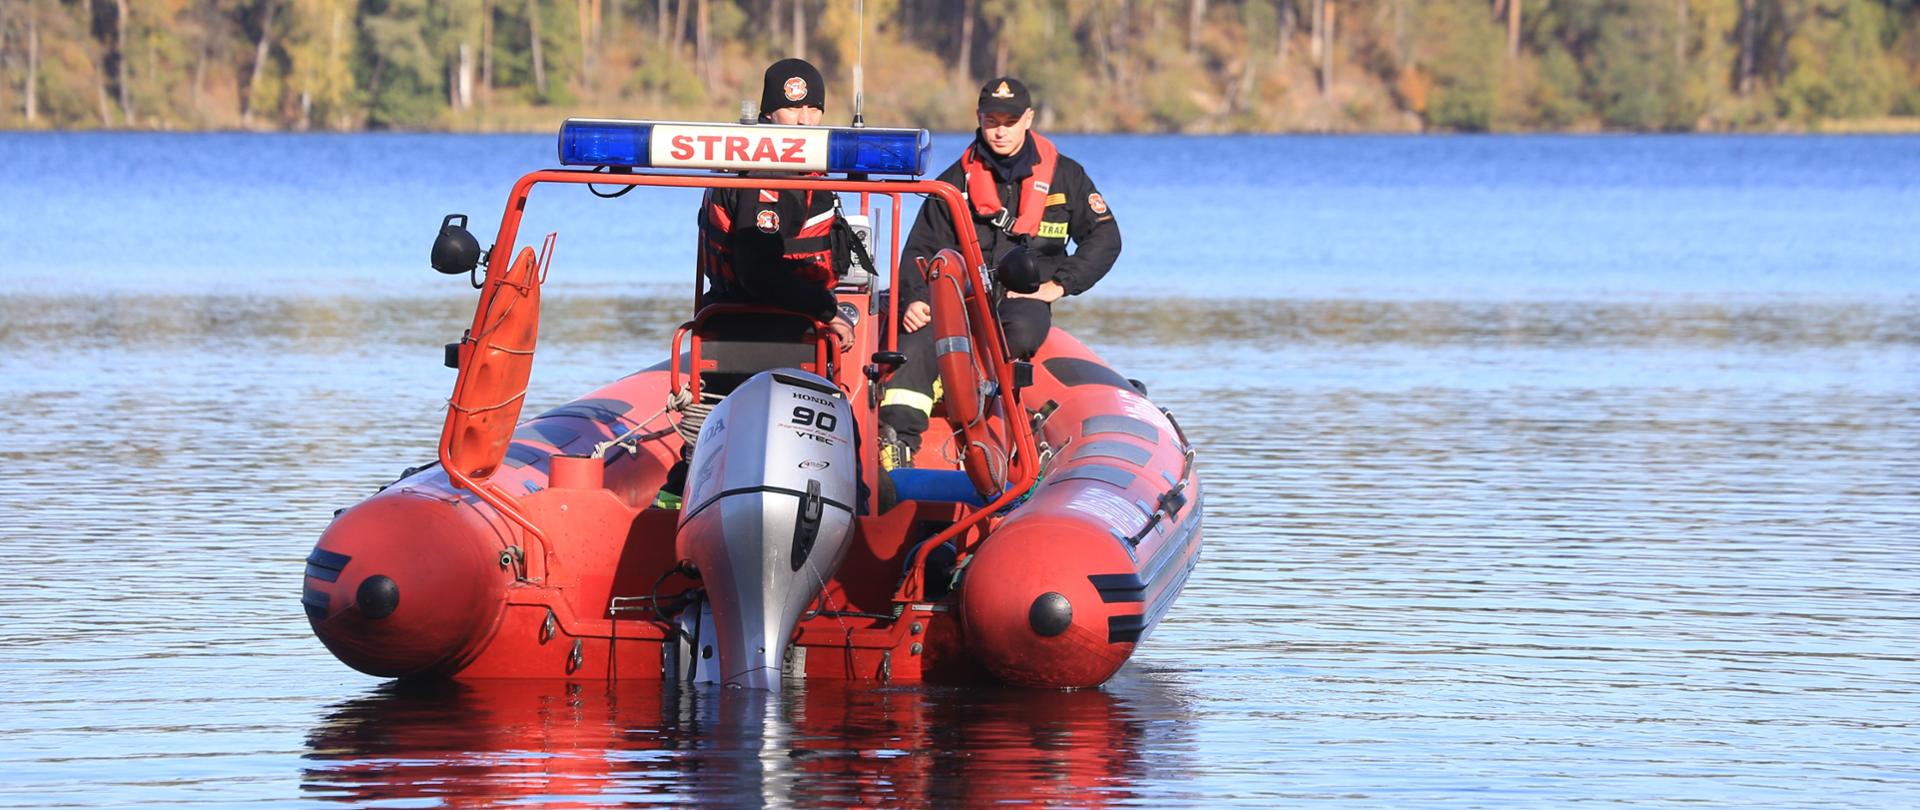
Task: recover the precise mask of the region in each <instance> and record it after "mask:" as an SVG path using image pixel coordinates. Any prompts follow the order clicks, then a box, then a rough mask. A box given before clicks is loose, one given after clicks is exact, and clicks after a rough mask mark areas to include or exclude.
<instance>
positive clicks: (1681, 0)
mask: <svg viewBox="0 0 1920 810" xmlns="http://www.w3.org/2000/svg"><path fill="white" fill-rule="evenodd" d="M1673 14H1674V18H1675V20H1674V21H1675V22H1677V23H1679V26H1678V28H1676V29H1675V30H1674V32H1673V61H1674V64H1676V65H1685V64H1686V63H1687V0H1674V3H1673Z"/></svg>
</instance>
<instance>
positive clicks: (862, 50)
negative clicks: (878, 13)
mask: <svg viewBox="0 0 1920 810" xmlns="http://www.w3.org/2000/svg"><path fill="white" fill-rule="evenodd" d="M853 14H854V17H855V18H857V19H858V20H859V25H860V28H859V30H858V31H857V32H856V33H855V34H854V35H853V43H854V44H853V125H854V126H856V127H864V126H866V125H867V119H866V116H865V115H863V114H862V113H861V111H860V110H861V98H860V96H861V91H862V90H863V89H864V87H865V84H866V62H867V0H854V3H853Z"/></svg>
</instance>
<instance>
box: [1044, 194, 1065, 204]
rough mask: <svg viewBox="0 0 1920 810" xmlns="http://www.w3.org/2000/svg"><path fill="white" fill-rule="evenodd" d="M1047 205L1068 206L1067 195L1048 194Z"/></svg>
mask: <svg viewBox="0 0 1920 810" xmlns="http://www.w3.org/2000/svg"><path fill="white" fill-rule="evenodd" d="M1047 204H1048V205H1066V204H1067V195H1065V194H1048V195H1047Z"/></svg>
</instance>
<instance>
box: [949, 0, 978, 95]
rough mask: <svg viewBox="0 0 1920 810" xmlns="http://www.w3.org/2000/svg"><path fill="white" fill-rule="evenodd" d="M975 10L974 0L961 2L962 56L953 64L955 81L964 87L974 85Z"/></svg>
mask: <svg viewBox="0 0 1920 810" xmlns="http://www.w3.org/2000/svg"><path fill="white" fill-rule="evenodd" d="M973 9H974V0H960V56H959V58H958V59H955V60H954V63H953V79H954V83H955V84H958V85H960V86H962V87H965V86H967V85H969V84H972V83H973Z"/></svg>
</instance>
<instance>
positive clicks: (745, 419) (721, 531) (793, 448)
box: [674, 369, 859, 689]
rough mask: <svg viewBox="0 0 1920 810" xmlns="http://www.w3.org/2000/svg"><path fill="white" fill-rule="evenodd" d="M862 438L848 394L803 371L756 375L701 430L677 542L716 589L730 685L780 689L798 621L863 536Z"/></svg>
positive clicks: (715, 629)
mask: <svg viewBox="0 0 1920 810" xmlns="http://www.w3.org/2000/svg"><path fill="white" fill-rule="evenodd" d="M853 431H854V425H853V409H852V408H851V407H850V406H849V405H848V404H847V401H846V400H845V399H844V398H842V397H841V395H840V392H839V390H838V389H836V388H835V387H834V386H833V384H832V383H830V382H828V381H827V380H825V379H823V378H821V377H819V376H817V375H814V374H810V373H808V372H805V371H800V370H797V369H779V370H775V371H765V372H761V373H759V374H756V375H754V376H753V377H752V378H751V379H748V380H747V381H746V382H744V383H741V384H740V387H738V388H736V389H734V391H733V393H731V394H728V395H727V397H726V399H724V400H721V402H720V404H719V405H717V406H715V407H714V409H713V412H712V413H711V414H708V416H707V419H706V423H705V424H704V425H702V426H701V428H700V438H699V440H698V442H697V443H696V444H695V446H694V453H693V461H692V463H691V465H690V466H689V467H688V469H687V485H686V491H685V495H684V501H683V506H682V510H681V512H680V527H679V530H678V532H677V533H676V534H675V537H674V545H675V549H676V551H677V553H678V554H679V558H680V559H682V560H688V561H691V562H692V563H693V565H694V566H695V567H696V568H698V569H699V571H700V580H701V582H702V583H703V584H704V585H705V586H706V591H707V601H708V602H709V603H710V605H711V609H712V614H713V626H712V628H711V632H712V633H713V638H714V641H715V644H714V646H715V647H716V648H717V649H718V651H719V658H720V661H719V663H720V669H719V680H720V681H721V682H723V683H726V684H728V685H734V686H744V687H751V688H758V689H773V688H777V687H778V686H779V685H780V668H781V664H782V662H783V660H784V659H785V656H786V652H787V645H788V643H789V641H790V640H791V639H792V637H793V631H794V626H795V625H796V624H797V623H798V622H799V620H800V616H801V614H802V613H803V612H805V611H806V610H807V607H808V605H809V604H810V603H811V602H813V600H814V599H815V598H817V597H818V596H819V595H820V591H821V589H822V588H823V587H825V586H826V581H827V580H828V579H829V578H831V577H832V576H833V574H834V571H835V569H837V568H839V566H840V561H841V560H842V559H844V558H845V557H846V553H847V547H848V545H849V540H850V539H851V538H852V536H853V510H854V504H855V503H856V501H857V498H858V497H859V496H858V491H859V471H858V470H857V469H856V466H855V462H856V457H855V454H854V434H853ZM701 646H703V647H704V646H705V644H704V643H703V644H702V645H701ZM695 654H696V655H697V654H699V653H698V651H695Z"/></svg>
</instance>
